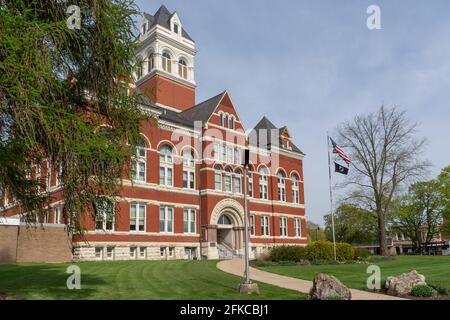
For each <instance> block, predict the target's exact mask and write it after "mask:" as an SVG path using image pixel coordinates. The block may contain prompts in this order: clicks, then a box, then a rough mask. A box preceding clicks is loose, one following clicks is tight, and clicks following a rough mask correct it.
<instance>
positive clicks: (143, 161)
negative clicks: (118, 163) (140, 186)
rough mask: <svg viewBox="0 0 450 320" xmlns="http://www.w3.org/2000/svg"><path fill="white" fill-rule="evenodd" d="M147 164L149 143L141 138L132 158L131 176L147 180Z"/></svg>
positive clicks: (139, 179)
mask: <svg viewBox="0 0 450 320" xmlns="http://www.w3.org/2000/svg"><path fill="white" fill-rule="evenodd" d="M146 165H147V145H146V144H145V141H144V139H142V138H141V139H139V140H138V141H137V143H136V149H135V152H134V154H133V158H132V166H131V177H132V179H133V180H138V181H145V171H146Z"/></svg>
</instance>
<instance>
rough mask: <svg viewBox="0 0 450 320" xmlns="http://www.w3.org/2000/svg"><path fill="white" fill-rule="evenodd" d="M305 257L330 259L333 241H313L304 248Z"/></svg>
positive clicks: (331, 257) (309, 258) (312, 259)
mask: <svg viewBox="0 0 450 320" xmlns="http://www.w3.org/2000/svg"><path fill="white" fill-rule="evenodd" d="M305 257H306V259H308V260H311V261H315V260H332V259H333V243H332V242H330V241H314V242H312V243H310V244H309V245H308V246H307V247H306V249H305Z"/></svg>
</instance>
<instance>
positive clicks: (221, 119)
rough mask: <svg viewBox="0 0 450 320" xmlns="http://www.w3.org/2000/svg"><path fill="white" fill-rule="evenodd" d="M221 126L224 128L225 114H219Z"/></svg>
mask: <svg viewBox="0 0 450 320" xmlns="http://www.w3.org/2000/svg"><path fill="white" fill-rule="evenodd" d="M219 124H220V126H221V127H223V113H222V112H221V113H220V114H219Z"/></svg>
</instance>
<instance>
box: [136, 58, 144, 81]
mask: <svg viewBox="0 0 450 320" xmlns="http://www.w3.org/2000/svg"><path fill="white" fill-rule="evenodd" d="M143 75H144V61H142V59H139V60H138V62H137V78H138V79H140V78H142V76H143Z"/></svg>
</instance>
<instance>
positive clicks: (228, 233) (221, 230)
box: [217, 212, 236, 250]
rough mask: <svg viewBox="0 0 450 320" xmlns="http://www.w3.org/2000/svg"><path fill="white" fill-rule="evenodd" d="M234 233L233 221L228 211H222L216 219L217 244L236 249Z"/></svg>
mask: <svg viewBox="0 0 450 320" xmlns="http://www.w3.org/2000/svg"><path fill="white" fill-rule="evenodd" d="M234 233H235V231H234V230H233V222H232V219H231V218H230V215H229V213H228V212H224V213H222V215H221V216H220V217H219V220H218V221H217V244H219V245H222V246H225V247H226V248H227V249H229V250H236V241H235V239H236V236H235V234H234Z"/></svg>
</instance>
